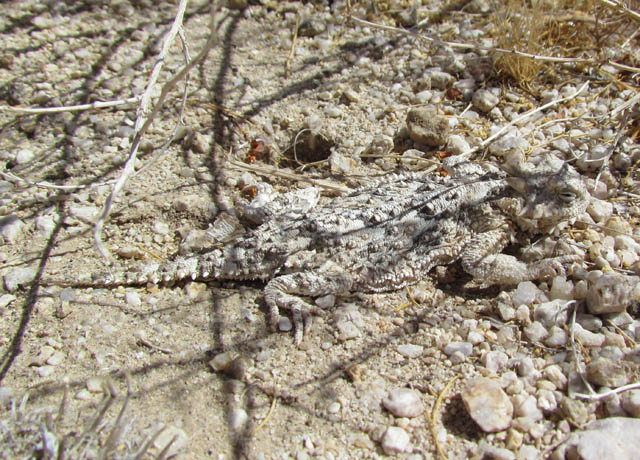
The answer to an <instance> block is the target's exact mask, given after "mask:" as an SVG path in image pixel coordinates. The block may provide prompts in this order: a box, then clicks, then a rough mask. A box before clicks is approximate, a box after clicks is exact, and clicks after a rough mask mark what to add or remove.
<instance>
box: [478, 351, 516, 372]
mask: <svg viewBox="0 0 640 460" xmlns="http://www.w3.org/2000/svg"><path fill="white" fill-rule="evenodd" d="M508 361H509V357H508V356H507V354H506V353H504V352H502V351H498V350H494V351H489V352H487V353H485V354H484V355H483V356H482V364H484V367H486V368H487V369H488V370H489V371H491V372H493V373H494V374H497V373H498V372H500V371H501V370H502V369H504V368H505V367H506V366H507V363H508Z"/></svg>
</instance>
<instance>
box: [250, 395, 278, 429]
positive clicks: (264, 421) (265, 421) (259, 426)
mask: <svg viewBox="0 0 640 460" xmlns="http://www.w3.org/2000/svg"><path fill="white" fill-rule="evenodd" d="M276 401H277V399H276V397H275V396H274V397H273V399H272V400H271V407H269V412H267V415H266V416H265V418H263V419H262V421H261V422H260V424H259V425H258V426H257V427H256V429H255V430H253V431H252V432H251V436H253V435H254V434H256V433H257V432H258V431H259V430H261V429H262V427H263V426H265V425H266V424H267V421H268V420H269V418H270V417H271V414H272V413H273V409H275V408H276Z"/></svg>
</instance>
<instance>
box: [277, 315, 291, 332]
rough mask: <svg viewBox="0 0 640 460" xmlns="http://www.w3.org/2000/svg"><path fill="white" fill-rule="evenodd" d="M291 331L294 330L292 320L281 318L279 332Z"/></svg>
mask: <svg viewBox="0 0 640 460" xmlns="http://www.w3.org/2000/svg"><path fill="white" fill-rule="evenodd" d="M291 329H293V323H292V322H291V320H290V319H289V318H288V317H286V316H281V317H280V319H278V330H279V331H280V332H289V331H290V330H291Z"/></svg>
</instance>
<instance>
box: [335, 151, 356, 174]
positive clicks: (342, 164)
mask: <svg viewBox="0 0 640 460" xmlns="http://www.w3.org/2000/svg"><path fill="white" fill-rule="evenodd" d="M329 166H330V168H331V172H332V173H334V174H350V173H351V172H352V171H353V169H354V168H355V167H356V162H355V160H354V159H353V158H349V157H346V156H344V155H341V154H339V153H338V152H333V153H332V154H331V155H329Z"/></svg>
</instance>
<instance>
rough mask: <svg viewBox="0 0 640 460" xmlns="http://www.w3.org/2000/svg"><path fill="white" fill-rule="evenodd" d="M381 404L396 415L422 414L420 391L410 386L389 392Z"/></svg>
mask: <svg viewBox="0 0 640 460" xmlns="http://www.w3.org/2000/svg"><path fill="white" fill-rule="evenodd" d="M382 405H383V406H384V407H385V408H386V409H387V410H388V411H389V412H391V413H392V414H393V415H395V416H396V417H407V418H414V417H419V416H421V415H424V410H425V409H424V405H423V404H422V400H421V398H420V393H418V392H417V391H416V390H412V389H410V388H397V389H395V390H392V391H390V392H389V394H388V395H387V397H386V398H385V399H383V400H382Z"/></svg>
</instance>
